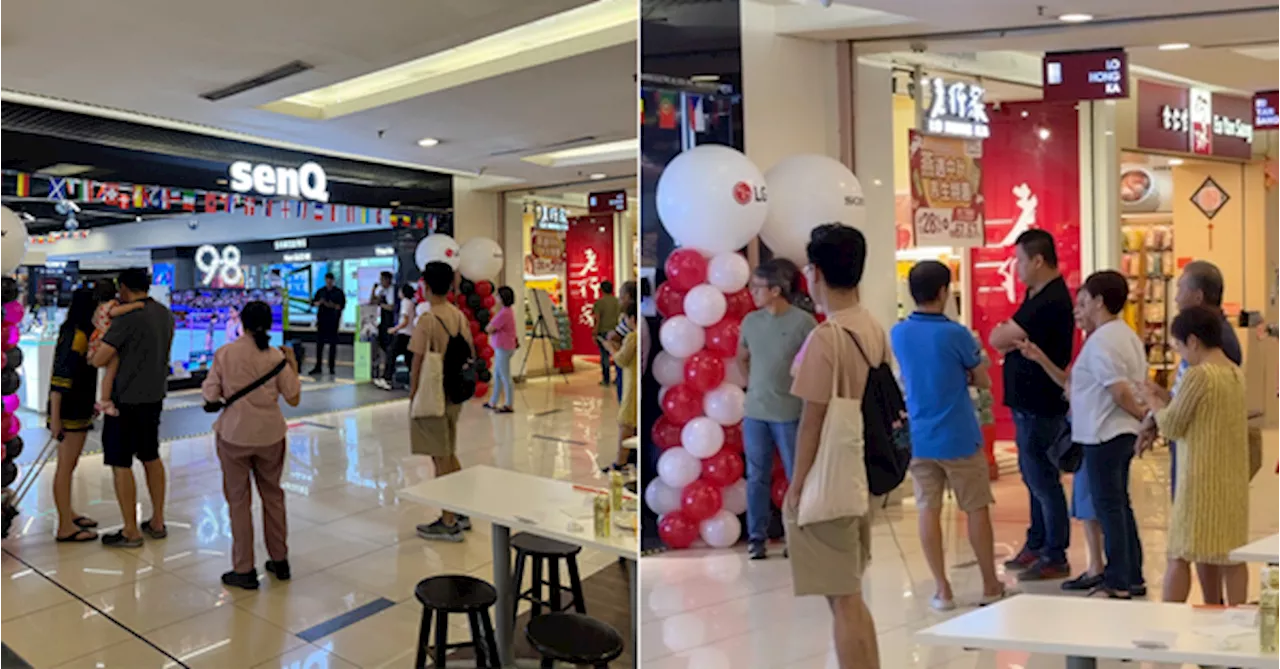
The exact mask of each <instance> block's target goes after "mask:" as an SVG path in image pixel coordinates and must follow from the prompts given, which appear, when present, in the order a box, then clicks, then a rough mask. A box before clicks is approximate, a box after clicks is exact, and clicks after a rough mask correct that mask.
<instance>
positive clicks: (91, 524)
mask: <svg viewBox="0 0 1280 669" xmlns="http://www.w3.org/2000/svg"><path fill="white" fill-rule="evenodd" d="M71 522H73V523H75V524H76V527H79V528H80V529H82V530H88V529H93V528H95V527H97V526H98V521H96V520H94V519H92V518H90V517H88V516H76V517H75V518H73V519H72V520H71Z"/></svg>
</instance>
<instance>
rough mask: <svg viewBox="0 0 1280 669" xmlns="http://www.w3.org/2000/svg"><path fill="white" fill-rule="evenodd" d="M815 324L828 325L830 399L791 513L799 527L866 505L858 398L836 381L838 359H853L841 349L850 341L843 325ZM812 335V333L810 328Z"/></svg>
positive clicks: (861, 512) (862, 511)
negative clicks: (814, 452)
mask: <svg viewBox="0 0 1280 669" xmlns="http://www.w3.org/2000/svg"><path fill="white" fill-rule="evenodd" d="M819 327H820V328H829V329H830V330H831V334H832V335H833V338H834V340H835V345H834V348H833V351H832V353H833V357H834V360H833V365H832V373H831V401H830V402H829V403H828V404H827V415H826V417H825V418H824V419H823V421H822V435H821V437H820V438H819V441H818V454H817V456H816V457H815V458H814V461H813V467H812V468H811V469H810V470H809V474H808V475H807V476H806V477H805V480H804V490H803V491H801V493H800V506H799V509H797V513H796V522H797V523H798V524H799V525H800V527H804V526H806V525H811V524H814V523H822V522H826V521H828V520H836V519H838V518H849V517H861V516H865V515H867V513H868V512H869V511H870V506H871V498H870V487H869V484H868V483H867V465H866V462H865V459H864V450H865V446H866V444H865V441H864V433H863V425H862V400H860V399H853V398H851V397H849V396H850V395H853V394H855V393H857V391H856V390H855V389H853V388H848V387H845V386H846V385H847V384H845V383H842V380H843V379H844V377H845V376H846V375H845V374H843V373H842V370H843V366H842V363H841V360H842V359H843V360H853V357H852V355H851V352H850V351H847V350H846V349H847V347H849V346H851V343H850V340H849V337H848V335H846V334H845V333H844V332H843V330H844V328H843V327H841V326H839V325H837V324H835V323H831V322H827V323H824V324H822V325H821V326H819ZM814 336H815V337H816V336H818V333H816V332H815V333H814ZM842 351H844V355H842V353H841V352H842ZM857 394H861V393H857Z"/></svg>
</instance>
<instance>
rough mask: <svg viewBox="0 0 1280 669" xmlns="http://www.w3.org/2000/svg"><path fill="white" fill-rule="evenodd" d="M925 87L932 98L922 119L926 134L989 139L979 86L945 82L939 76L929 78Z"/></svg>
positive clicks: (988, 127)
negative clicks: (927, 87)
mask: <svg viewBox="0 0 1280 669" xmlns="http://www.w3.org/2000/svg"><path fill="white" fill-rule="evenodd" d="M929 85H930V88H931V91H932V94H933V99H932V100H931V101H930V102H929V111H928V113H927V115H926V117H925V120H924V127H925V129H926V130H928V132H929V134H931V135H947V136H950V137H965V138H971V139H986V138H987V137H990V136H991V119H990V118H988V116H987V103H986V100H985V96H986V91H985V90H984V89H983V88H982V87H981V86H979V85H977V84H972V83H969V82H966V81H955V82H948V81H946V80H945V79H942V78H941V77H935V78H933V79H932V80H930V82H929Z"/></svg>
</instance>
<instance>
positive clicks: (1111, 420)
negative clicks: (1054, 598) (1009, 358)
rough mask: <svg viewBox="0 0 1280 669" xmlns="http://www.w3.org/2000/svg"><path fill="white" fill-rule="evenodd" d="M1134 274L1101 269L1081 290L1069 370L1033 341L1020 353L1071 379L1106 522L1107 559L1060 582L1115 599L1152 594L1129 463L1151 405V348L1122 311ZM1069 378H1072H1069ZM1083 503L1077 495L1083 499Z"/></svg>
mask: <svg viewBox="0 0 1280 669" xmlns="http://www.w3.org/2000/svg"><path fill="white" fill-rule="evenodd" d="M1128 299H1129V282H1128V280H1127V279H1125V278H1124V275H1122V274H1120V273H1119V272H1115V271H1111V270H1106V271H1102V272H1095V273H1094V274H1092V275H1090V276H1089V278H1088V279H1086V280H1085V282H1084V285H1083V286H1081V288H1080V290H1079V291H1078V292H1077V294H1076V312H1075V313H1076V322H1077V323H1079V324H1080V327H1081V329H1083V330H1084V331H1085V335H1086V339H1085V341H1084V346H1083V347H1081V349H1080V355H1079V356H1077V358H1076V361H1075V363H1074V364H1072V365H1071V370H1070V372H1068V371H1066V370H1063V369H1062V368H1060V367H1058V366H1057V365H1054V364H1053V362H1052V361H1050V360H1049V358H1048V357H1047V356H1046V355H1045V354H1044V352H1043V351H1041V350H1040V348H1039V347H1038V346H1036V345H1035V344H1033V343H1031V342H1029V341H1024V342H1020V343H1019V344H1018V347H1019V350H1020V351H1021V352H1022V355H1023V356H1024V357H1026V358H1027V359H1028V360H1031V361H1033V362H1035V363H1037V364H1039V365H1040V366H1041V367H1043V368H1044V370H1045V372H1047V373H1048V374H1049V377H1050V378H1052V379H1053V380H1054V382H1056V383H1058V385H1061V386H1065V387H1068V393H1069V397H1070V403H1071V440H1072V441H1074V442H1075V443H1078V444H1081V445H1082V446H1083V448H1084V462H1083V463H1082V466H1081V471H1080V472H1077V474H1076V476H1077V478H1079V477H1080V475H1081V474H1083V475H1084V479H1085V480H1086V482H1087V485H1088V491H1087V496H1088V499H1089V500H1090V504H1091V506H1092V507H1093V510H1094V514H1095V517H1096V519H1097V520H1096V521H1095V522H1096V523H1097V525H1098V526H1099V527H1100V528H1101V532H1102V542H1103V550H1104V553H1105V555H1106V566H1105V567H1103V568H1102V571H1101V572H1100V573H1091V572H1085V573H1084V574H1082V575H1081V576H1079V577H1077V578H1075V579H1072V580H1071V581H1067V582H1065V583H1063V584H1062V588H1063V589H1064V590H1089V591H1090V594H1091V595H1093V594H1103V595H1106V596H1108V597H1110V598H1112V599H1129V598H1131V597H1141V596H1144V595H1146V594H1147V585H1146V579H1145V578H1144V577H1143V576H1142V542H1141V541H1140V539H1139V538H1138V524H1137V521H1136V520H1135V519H1134V516H1133V505H1132V503H1131V502H1130V499H1129V465H1130V463H1131V461H1132V460H1133V455H1134V444H1135V443H1136V442H1137V440H1138V433H1139V431H1140V430H1141V428H1142V418H1143V417H1144V416H1145V415H1146V412H1147V409H1146V406H1145V405H1144V403H1143V400H1142V398H1141V395H1140V393H1141V390H1142V386H1143V382H1144V381H1145V380H1146V378H1147V355H1146V351H1145V348H1144V347H1143V345H1142V340H1141V339H1138V335H1137V334H1136V333H1134V331H1133V330H1132V329H1131V328H1130V327H1129V326H1128V325H1127V324H1126V323H1125V322H1124V321H1123V320H1122V319H1121V318H1120V314H1121V313H1122V312H1123V311H1124V306H1125V303H1126V302H1127V301H1128ZM1068 378H1069V379H1070V382H1069V383H1068ZM1077 503H1079V500H1077Z"/></svg>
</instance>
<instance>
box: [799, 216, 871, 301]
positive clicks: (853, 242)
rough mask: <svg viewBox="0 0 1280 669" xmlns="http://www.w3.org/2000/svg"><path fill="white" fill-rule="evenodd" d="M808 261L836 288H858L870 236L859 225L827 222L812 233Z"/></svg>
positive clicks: (864, 267)
mask: <svg viewBox="0 0 1280 669" xmlns="http://www.w3.org/2000/svg"><path fill="white" fill-rule="evenodd" d="M805 254H806V255H807V256H808V257H809V263H810V264H812V265H813V266H815V267H817V268H818V270H819V271H821V272H822V276H823V278H824V279H826V282H827V285H829V286H831V287H833V288H846V289H847V288H857V287H858V284H859V283H861V282H862V272H863V270H864V269H866V266H867V238H866V237H864V236H863V235H862V233H861V232H860V231H858V229H856V228H851V227H849V226H847V225H840V224H839V223H825V224H823V225H819V226H818V227H816V228H814V229H813V232H812V233H810V234H809V245H808V246H807V247H805Z"/></svg>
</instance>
